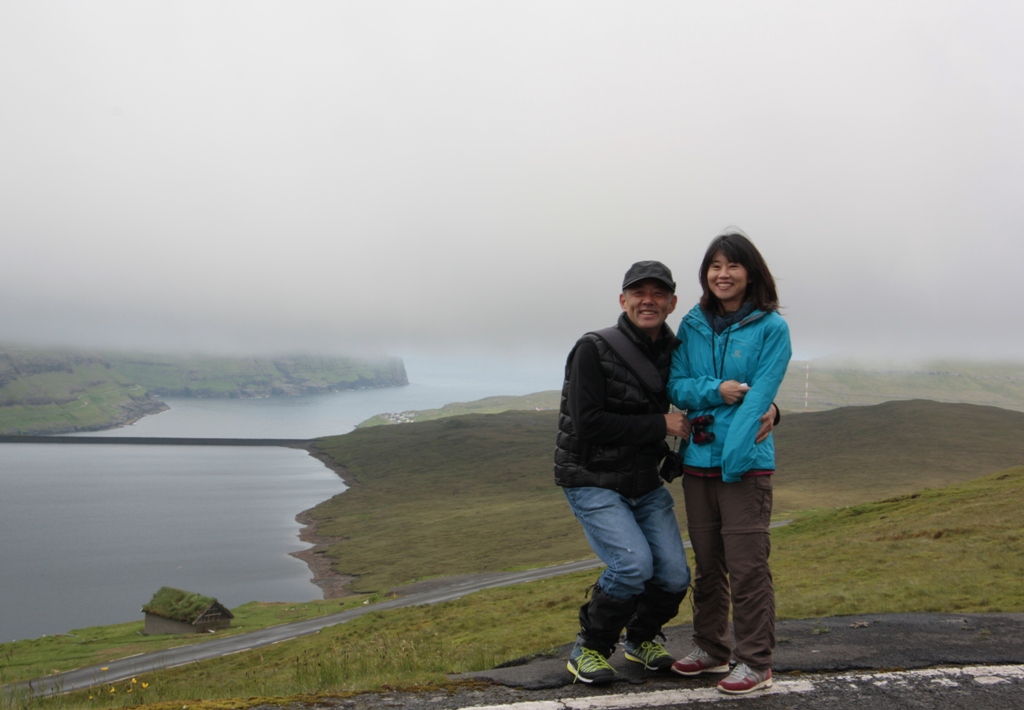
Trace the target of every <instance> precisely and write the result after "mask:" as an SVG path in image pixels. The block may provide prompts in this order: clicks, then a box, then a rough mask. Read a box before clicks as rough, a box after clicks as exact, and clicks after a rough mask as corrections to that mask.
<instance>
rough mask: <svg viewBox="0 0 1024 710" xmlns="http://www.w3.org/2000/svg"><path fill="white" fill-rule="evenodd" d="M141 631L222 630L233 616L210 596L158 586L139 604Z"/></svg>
mask: <svg viewBox="0 0 1024 710" xmlns="http://www.w3.org/2000/svg"><path fill="white" fill-rule="evenodd" d="M142 612H143V613H144V614H145V619H146V624H145V626H144V627H143V630H142V632H143V633H145V634H196V633H200V634H201V633H205V632H207V631H214V630H216V629H226V628H228V627H229V626H231V620H232V619H233V618H235V615H234V614H232V613H231V611H230V610H229V609H228V608H227V607H226V606H224V605H223V604H221V603H220V602H218V601H217V600H216V599H214V598H213V597H206V596H203V595H202V594H195V593H193V592H186V591H184V590H183V589H174V588H173V587H161V588H160V590H159V591H158V592H157V593H156V594H154V595H153V598H152V599H151V600H150V602H149V603H148V604H146V605H145V606H143V607H142Z"/></svg>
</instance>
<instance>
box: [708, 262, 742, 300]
mask: <svg viewBox="0 0 1024 710" xmlns="http://www.w3.org/2000/svg"><path fill="white" fill-rule="evenodd" d="M707 279H708V289H709V290H710V291H711V293H712V294H714V296H715V297H716V298H717V299H718V300H719V301H721V303H722V307H723V308H724V309H725V312H726V313H731V312H733V311H738V310H739V308H740V306H742V305H743V297H744V296H746V294H747V269H746V268H745V267H744V266H743V265H742V264H740V263H738V262H735V261H729V259H728V258H727V257H726V256H725V254H723V253H722V252H720V251H717V252H715V255H714V256H713V257H711V264H710V265H709V266H708V276H707Z"/></svg>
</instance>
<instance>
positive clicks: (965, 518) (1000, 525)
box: [772, 467, 1024, 618]
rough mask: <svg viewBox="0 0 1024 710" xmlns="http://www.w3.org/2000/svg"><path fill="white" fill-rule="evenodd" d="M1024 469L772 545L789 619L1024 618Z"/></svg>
mask: <svg viewBox="0 0 1024 710" xmlns="http://www.w3.org/2000/svg"><path fill="white" fill-rule="evenodd" d="M1022 504H1024V467H1016V468H1012V469H1008V470H1006V471H1002V472H999V473H995V474H990V475H988V476H984V477H982V478H979V479H977V480H973V481H968V482H966V483H960V484H956V485H952V486H948V487H946V488H941V489H924V490H922V491H919V492H916V493H912V494H909V495H902V496H897V497H894V498H889V499H886V500H882V501H878V502H875V503H865V504H862V505H856V506H851V507H848V508H843V509H840V510H833V511H823V512H817V513H811V514H806V515H801V516H800V517H799V519H798V520H796V521H795V522H794V523H792V524H791V525H789V526H786V527H784V528H779V529H777V530H776V531H775V532H774V533H773V535H772V541H773V545H772V561H773V569H774V571H775V578H776V584H777V588H778V590H779V597H778V600H779V616H780V618H807V617H815V616H826V615H837V614H861V613H867V612H870V613H892V612H911V611H932V612H954V613H955V612H1009V611H1022V610H1024V516H1021V514H1020V511H1021V505H1022Z"/></svg>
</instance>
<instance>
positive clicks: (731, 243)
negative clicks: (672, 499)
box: [668, 229, 791, 693]
mask: <svg viewBox="0 0 1024 710" xmlns="http://www.w3.org/2000/svg"><path fill="white" fill-rule="evenodd" d="M700 284H701V289H702V290H703V292H704V293H703V296H702V297H701V299H700V303H698V304H697V305H696V306H694V308H693V310H691V311H690V312H689V313H688V314H687V315H686V316H685V317H684V318H683V321H682V323H681V324H680V325H679V333H678V335H679V339H680V341H682V342H681V344H680V346H679V347H678V348H677V349H676V351H675V354H674V356H673V361H672V369H671V372H670V374H669V383H668V393H669V399H671V400H672V403H673V404H675V405H676V406H677V407H679V408H680V409H686V410H688V412H689V416H690V421H691V425H692V428H693V433H692V435H691V442H690V444H689V446H688V447H687V448H686V455H685V457H684V459H683V491H684V494H685V499H686V518H687V527H688V529H689V533H690V542H691V543H692V544H693V551H694V555H695V557H696V561H697V565H696V568H697V574H696V578H695V582H694V595H693V601H694V612H693V627H694V636H693V640H694V643H695V648H694V650H693V651H692V652H691V653H690V654H689V655H688V656H686V657H685V658H682V659H680V660H678V661H676V662H675V664H674V665H673V666H672V670H673V671H675V672H676V673H679V674H680V675H685V676H693V675H699V674H701V673H726V672H728V671H729V658H730V657H732V658H734V659H735V661H736V667H735V668H734V669H733V671H732V673H730V674H729V676H728V677H727V678H725V679H724V680H722V681H721V682H719V684H718V689H719V690H721V691H722V692H725V693H749V692H751V691H753V690H757V689H758V688H767V687H770V686H771V684H772V671H771V663H772V652H773V650H774V648H775V592H774V590H773V588H772V575H771V570H770V569H769V568H768V554H769V551H770V544H771V542H770V539H769V534H768V523H769V519H770V518H771V510H772V477H771V474H772V473H773V472H774V470H775V447H774V443H773V442H772V437H771V436H768V437H767V438H766V439H765V440H764V441H762V442H761V443H755V437H756V435H757V430H758V426H759V419H760V415H761V413H762V412H765V411H767V410H768V407H769V406H770V405H771V403H772V400H773V399H774V398H775V394H776V392H778V389H779V385H780V384H781V383H782V378H783V376H784V375H785V374H786V367H787V365H788V364H789V358H790V354H791V349H790V344H789V328H788V326H787V325H786V322H785V321H784V320H783V319H782V317H781V316H780V315H779V313H778V308H779V299H778V296H777V294H776V291H775V280H774V279H773V278H772V274H771V272H770V271H769V270H768V265H767V264H766V263H765V261H764V258H762V256H761V254H760V253H759V252H758V251H757V248H756V247H755V246H754V245H753V244H752V243H751V241H750V240H749V239H748V238H747V237H746V235H744V234H743V233H742V232H741V231H740V230H737V229H730V230H727V231H726V233H724V234H722V235H721V236H718V237H716V238H715V239H714V240H713V241H712V242H711V245H710V246H709V247H708V250H707V252H706V253H705V255H704V261H703V262H702V263H701V267H700ZM730 601H731V602H732V610H733V628H734V633H735V639H736V647H735V649H733V648H732V647H731V644H730V642H729V605H730Z"/></svg>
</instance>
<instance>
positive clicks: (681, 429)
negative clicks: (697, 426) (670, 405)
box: [665, 412, 690, 439]
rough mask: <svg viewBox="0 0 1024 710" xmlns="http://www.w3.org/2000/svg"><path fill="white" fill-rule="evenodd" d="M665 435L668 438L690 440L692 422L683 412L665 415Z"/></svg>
mask: <svg viewBox="0 0 1024 710" xmlns="http://www.w3.org/2000/svg"><path fill="white" fill-rule="evenodd" d="M665 433H666V434H667V435H668V436H678V437H680V438H682V439H689V438H690V420H689V419H687V418H686V415H685V414H683V413H682V412H670V413H668V414H666V415H665Z"/></svg>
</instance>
